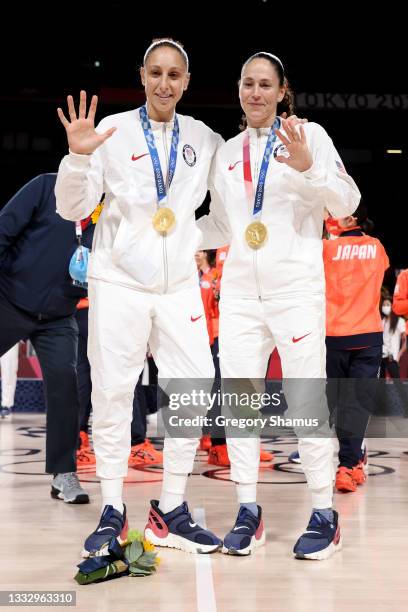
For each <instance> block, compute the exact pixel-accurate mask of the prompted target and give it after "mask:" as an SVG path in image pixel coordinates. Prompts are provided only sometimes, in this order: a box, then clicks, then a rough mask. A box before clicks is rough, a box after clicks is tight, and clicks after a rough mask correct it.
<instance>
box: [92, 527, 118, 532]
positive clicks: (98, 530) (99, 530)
mask: <svg viewBox="0 0 408 612" xmlns="http://www.w3.org/2000/svg"><path fill="white" fill-rule="evenodd" d="M105 529H112V531H115V529H114V527H99V529H97V530H96V533H100V532H101V531H105Z"/></svg>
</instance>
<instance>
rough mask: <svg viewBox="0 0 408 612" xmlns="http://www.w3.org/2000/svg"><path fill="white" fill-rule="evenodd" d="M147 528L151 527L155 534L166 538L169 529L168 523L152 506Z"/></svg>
mask: <svg viewBox="0 0 408 612" xmlns="http://www.w3.org/2000/svg"><path fill="white" fill-rule="evenodd" d="M146 529H151V530H152V531H153V533H154V535H155V536H156V537H158V538H166V537H167V535H168V533H169V529H168V527H167V525H166V523H165V522H164V521H163V519H162V517H161V516H160V514H158V513H157V512H156V511H155V510H153V508H150V512H149V518H148V519H147V525H146V527H145V530H146Z"/></svg>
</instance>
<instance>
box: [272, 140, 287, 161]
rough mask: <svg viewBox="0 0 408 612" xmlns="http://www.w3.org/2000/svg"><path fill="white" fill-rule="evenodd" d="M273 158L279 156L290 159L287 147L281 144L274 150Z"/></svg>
mask: <svg viewBox="0 0 408 612" xmlns="http://www.w3.org/2000/svg"><path fill="white" fill-rule="evenodd" d="M273 156H274V158H275V159H276V158H277V157H278V156H279V157H286V159H287V158H288V157H290V153H289V151H288V150H287V148H286V145H284V144H280V145H278V146H277V147H276V148H275V149H274V150H273Z"/></svg>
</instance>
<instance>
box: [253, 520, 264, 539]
mask: <svg viewBox="0 0 408 612" xmlns="http://www.w3.org/2000/svg"><path fill="white" fill-rule="evenodd" d="M263 531H264V524H263V519H261V522H260V523H259V526H258V529H257V530H256V531H255V539H256V540H260V539H261V537H262V534H263Z"/></svg>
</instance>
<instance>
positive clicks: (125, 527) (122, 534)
mask: <svg viewBox="0 0 408 612" xmlns="http://www.w3.org/2000/svg"><path fill="white" fill-rule="evenodd" d="M128 531H129V523H128V520H127V519H126V521H125V524H124V525H123V529H122V531H121V532H120V536H119V537H120V539H121V540H122V542H125V540H126V538H127V534H128Z"/></svg>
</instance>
